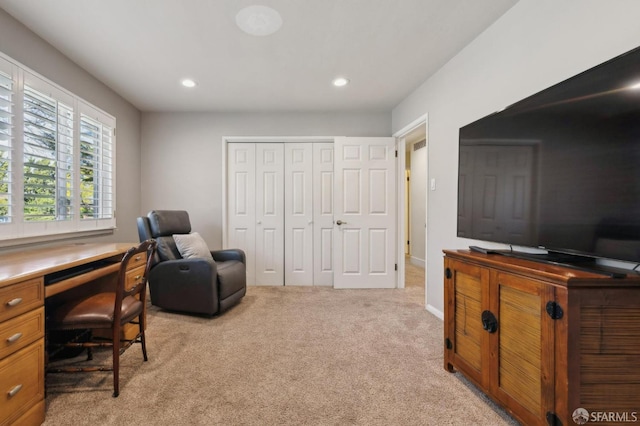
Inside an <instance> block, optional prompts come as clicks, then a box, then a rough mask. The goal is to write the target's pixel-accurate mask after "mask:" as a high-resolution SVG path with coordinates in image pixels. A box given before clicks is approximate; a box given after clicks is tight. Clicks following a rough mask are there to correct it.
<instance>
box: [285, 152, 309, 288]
mask: <svg viewBox="0 0 640 426" xmlns="http://www.w3.org/2000/svg"><path fill="white" fill-rule="evenodd" d="M284 158H285V161H284V176H285V181H284V193H285V199H284V211H285V213H284V223H285V232H284V266H285V275H284V285H313V144H311V143H286V144H284Z"/></svg>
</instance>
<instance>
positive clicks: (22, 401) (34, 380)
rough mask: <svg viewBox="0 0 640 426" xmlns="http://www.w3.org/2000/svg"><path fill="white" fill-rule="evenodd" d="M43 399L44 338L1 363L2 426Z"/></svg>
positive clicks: (0, 403) (0, 420)
mask: <svg viewBox="0 0 640 426" xmlns="http://www.w3.org/2000/svg"><path fill="white" fill-rule="evenodd" d="M43 398H44V339H40V340H39V341H37V342H36V343H33V344H31V345H29V346H27V347H26V348H23V349H21V350H19V351H18V352H16V353H15V354H13V355H11V356H10V357H8V358H6V359H4V360H2V361H0V407H2V410H0V424H7V423H8V424H11V423H12V422H13V420H15V419H17V418H18V417H20V416H22V415H23V414H24V413H26V412H27V411H28V410H29V409H30V408H31V407H32V406H34V405H35V404H36V403H38V401H41V400H42V399H43Z"/></svg>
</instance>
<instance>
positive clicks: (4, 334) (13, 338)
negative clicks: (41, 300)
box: [0, 307, 44, 359]
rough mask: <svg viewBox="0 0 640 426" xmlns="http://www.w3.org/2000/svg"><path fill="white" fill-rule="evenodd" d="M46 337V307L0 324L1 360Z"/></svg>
mask: <svg viewBox="0 0 640 426" xmlns="http://www.w3.org/2000/svg"><path fill="white" fill-rule="evenodd" d="M42 337H44V307H41V308H38V309H36V310H33V311H31V312H27V313H26V314H22V315H20V316H17V317H15V318H12V319H10V320H8V321H5V322H3V323H1V324H0V359H2V358H5V357H7V356H9V355H10V354H12V353H14V352H16V351H17V350H19V349H22V348H24V347H25V346H27V345H28V344H30V343H32V342H34V341H36V340H38V339H40V338H42Z"/></svg>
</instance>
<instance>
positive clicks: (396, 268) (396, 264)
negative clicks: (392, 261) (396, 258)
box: [396, 263, 398, 271]
mask: <svg viewBox="0 0 640 426" xmlns="http://www.w3.org/2000/svg"><path fill="white" fill-rule="evenodd" d="M397 270H398V264H397V263H396V271H397Z"/></svg>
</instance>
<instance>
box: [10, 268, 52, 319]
mask: <svg viewBox="0 0 640 426" xmlns="http://www.w3.org/2000/svg"><path fill="white" fill-rule="evenodd" d="M43 305H44V281H43V280H42V278H36V279H33V280H29V281H23V282H21V283H17V284H13V285H10V286H7V287H3V288H1V289H0V322H2V321H5V320H7V319H9V318H13V317H15V316H18V315H20V314H24V313H25V312H29V311H30V310H32V309H35V308H38V307H40V306H43Z"/></svg>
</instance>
